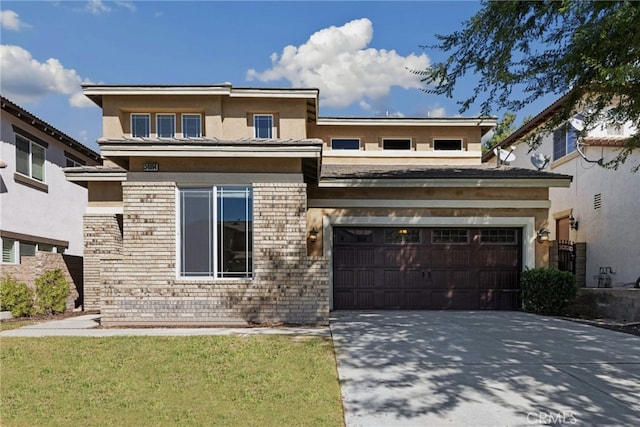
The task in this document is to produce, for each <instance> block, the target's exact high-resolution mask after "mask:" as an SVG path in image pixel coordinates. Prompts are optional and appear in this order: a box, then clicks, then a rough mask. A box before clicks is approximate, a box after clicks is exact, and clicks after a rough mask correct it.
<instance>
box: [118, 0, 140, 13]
mask: <svg viewBox="0 0 640 427" xmlns="http://www.w3.org/2000/svg"><path fill="white" fill-rule="evenodd" d="M116 5H118V6H120V7H122V8H124V9H129V11H130V12H135V11H136V10H137V9H136V5H135V4H133V2H130V1H117V2H116Z"/></svg>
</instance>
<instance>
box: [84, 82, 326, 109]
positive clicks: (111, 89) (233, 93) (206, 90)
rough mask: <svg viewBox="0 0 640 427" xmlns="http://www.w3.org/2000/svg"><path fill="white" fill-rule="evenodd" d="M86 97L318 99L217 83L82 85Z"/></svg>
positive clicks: (303, 92) (310, 93)
mask: <svg viewBox="0 0 640 427" xmlns="http://www.w3.org/2000/svg"><path fill="white" fill-rule="evenodd" d="M82 91H83V93H84V94H85V96H87V97H88V98H89V99H91V100H92V101H93V102H94V103H96V104H97V105H98V106H100V107H102V97H103V96H117V95H207V96H212V95H226V96H229V97H238V98H288V99H313V100H316V101H317V99H318V94H319V90H318V89H310V88H302V89H292V88H252V87H233V86H232V85H231V84H230V83H225V84H220V85H126V86H124V85H122V86H121V85H94V84H84V85H82Z"/></svg>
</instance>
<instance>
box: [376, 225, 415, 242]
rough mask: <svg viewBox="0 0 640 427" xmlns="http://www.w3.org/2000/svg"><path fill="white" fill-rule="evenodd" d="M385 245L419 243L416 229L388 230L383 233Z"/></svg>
mask: <svg viewBox="0 0 640 427" xmlns="http://www.w3.org/2000/svg"><path fill="white" fill-rule="evenodd" d="M384 242H385V243H420V229H418V228H389V229H387V230H385V231H384Z"/></svg>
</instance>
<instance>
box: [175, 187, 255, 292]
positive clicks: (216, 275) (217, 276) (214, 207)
mask: <svg viewBox="0 0 640 427" xmlns="http://www.w3.org/2000/svg"><path fill="white" fill-rule="evenodd" d="M228 187H245V188H249V189H250V190H251V204H252V205H251V211H252V212H253V201H254V195H253V187H252V186H251V185H246V184H238V185H232V184H224V185H207V186H184V187H177V188H176V267H177V268H176V278H177V279H181V280H251V279H253V278H254V277H255V269H254V261H253V254H254V246H255V240H254V236H255V229H254V226H255V212H253V213H252V215H251V226H252V228H251V242H252V246H251V254H252V255H251V266H250V267H251V271H245V273H246V274H247V275H246V276H245V277H239V276H237V275H235V276H234V275H225V273H224V272H221V271H220V269H219V268H220V267H219V264H220V259H219V255H220V254H219V251H218V241H219V239H220V238H224V237H223V236H220V235H219V234H220V233H219V230H218V190H219V189H222V188H228ZM189 189H191V190H194V189H200V190H208V189H212V191H213V200H212V204H211V207H210V214H211V218H212V224H211V225H212V233H211V235H210V236H209V247H210V249H209V250H211V254H212V257H213V259H212V260H210V261H211V269H212V274H211V275H201V276H197V275H183V273H182V257H183V252H182V251H183V247H182V246H183V242H182V227H183V224H182V197H181V194H182V191H183V190H189ZM246 215H247V216H248V212H246ZM246 239H247V242H245V244H246V247H247V248H248V246H249V245H248V240H249V234H248V233H247V235H246Z"/></svg>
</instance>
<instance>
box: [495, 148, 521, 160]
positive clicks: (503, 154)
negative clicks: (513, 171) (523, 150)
mask: <svg viewBox="0 0 640 427" xmlns="http://www.w3.org/2000/svg"><path fill="white" fill-rule="evenodd" d="M493 154H495V155H496V156H498V157H499V158H500V163H504V162H513V161H514V160H515V159H516V155H515V154H513V148H512V149H511V151H507V150H503V149H502V148H494V149H493Z"/></svg>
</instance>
